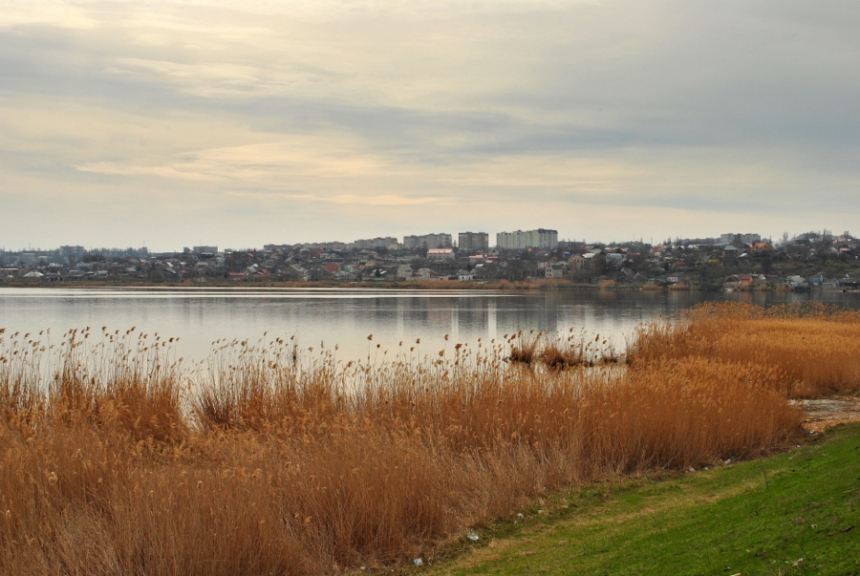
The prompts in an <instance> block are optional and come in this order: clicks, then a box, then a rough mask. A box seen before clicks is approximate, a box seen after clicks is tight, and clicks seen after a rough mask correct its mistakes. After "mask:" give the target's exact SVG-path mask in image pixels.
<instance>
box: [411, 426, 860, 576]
mask: <svg viewBox="0 0 860 576" xmlns="http://www.w3.org/2000/svg"><path fill="white" fill-rule="evenodd" d="M858 443H860V425H858V424H852V425H850V426H843V427H840V428H839V429H835V430H831V431H829V432H827V433H825V434H823V435H815V436H812V437H811V438H810V439H809V440H807V441H806V442H804V443H802V444H799V445H797V446H796V447H795V448H794V449H792V450H790V451H788V452H786V453H783V454H780V455H776V456H772V457H769V458H765V459H762V460H756V461H752V462H742V463H736V462H731V461H728V462H723V463H721V464H719V465H718V466H717V467H715V468H711V469H706V468H702V469H697V470H687V471H685V472H681V473H672V474H661V475H656V476H655V475H649V476H646V477H642V478H636V479H632V480H620V481H617V482H609V483H603V484H599V485H594V486H590V487H587V488H583V489H576V490H571V491H565V492H562V493H559V494H557V495H554V496H553V497H551V498H548V499H546V500H544V501H542V502H539V503H537V504H535V505H533V506H531V507H529V508H524V509H523V510H522V511H520V512H518V513H517V515H516V516H515V517H514V519H513V521H511V522H506V523H500V524H492V525H488V526H486V527H484V528H483V529H480V530H478V531H476V532H475V535H476V536H477V538H478V539H477V540H476V541H474V542H473V541H471V540H469V539H467V538H466V537H463V538H462V540H461V544H460V546H459V547H458V553H457V556H456V557H454V558H450V557H449V558H444V557H442V556H439V557H434V558H433V560H434V561H435V562H436V563H438V564H440V566H439V567H437V568H435V569H431V570H409V571H404V573H419V572H420V573H424V574H429V575H432V576H456V575H461V574H462V575H466V574H496V575H499V576H504V575H508V574H510V575H519V574H534V573H539V574H547V575H549V576H552V575H554V574H557V575H559V576H562V575H564V576H566V575H568V574H572V573H575V574H582V575H584V576H585V575H590V574H594V575H598V574H600V575H606V576H614V575H622V574H631V573H636V574H643V575H647V574H654V575H655V576H657V575H663V574H718V573H725V574H783V575H786V576H788V575H792V574H810V573H813V574H820V575H842V574H855V573H857V572H858V571H860V561H858V558H860V537H858V535H857V530H858V529H860V525H858V522H857V519H858V517H857V513H856V507H857V504H858V498H860V494H858V491H857V482H856V478H857V476H858V475H859V474H860V458H858V455H857V445H858Z"/></svg>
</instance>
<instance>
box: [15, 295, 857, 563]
mask: <svg viewBox="0 0 860 576" xmlns="http://www.w3.org/2000/svg"><path fill="white" fill-rule="evenodd" d="M721 313H722V312H719V311H713V312H707V313H706V312H703V311H697V312H696V313H695V314H698V316H696V317H694V318H693V319H691V320H690V321H689V322H688V323H686V324H685V325H684V326H685V328H686V329H687V330H690V329H694V330H695V328H693V326H694V325H695V324H696V322H699V321H707V322H714V321H715V320H714V318H716V317H718V316H719V314H721ZM727 313H730V314H735V313H737V311H736V310H730V311H729V312H727ZM830 316H831V315H829V314H828V315H826V317H823V318H821V319H817V317H816V318H812V317H810V316H806V315H804V316H802V317H799V318H797V319H796V320H797V321H802V322H809V321H812V320H815V321H819V320H820V321H821V322H824V323H828V324H831V323H837V324H838V323H839V321H836V320H833V319H832V318H830ZM698 318H701V320H700V319H698ZM845 323H846V324H848V323H849V322H847V321H846V322H845ZM804 326H806V324H804ZM810 329H811V328H810ZM523 337H524V335H518V336H517V338H508V339H505V340H503V341H500V342H478V343H477V345H476V346H468V345H464V344H452V346H453V348H452V349H443V350H441V351H439V353H438V354H433V355H430V354H426V355H423V356H420V355H419V353H418V352H417V350H418V349H419V348H420V346H418V344H419V343H416V345H415V346H412V345H407V346H400V347H399V349H398V350H397V351H396V353H394V354H393V355H392V356H391V359H390V360H389V359H386V358H388V357H387V356H386V355H385V354H384V353H381V354H382V356H383V358H382V359H380V358H378V357H376V358H374V357H372V356H375V355H376V354H378V352H377V349H375V348H373V346H374V345H373V344H372V341H370V339H371V338H372V337H369V351H370V352H369V355H368V359H367V360H366V361H362V362H347V363H344V362H342V361H339V360H337V359H336V357H337V354H336V349H327V348H325V347H324V345H322V344H321V347H320V348H317V349H316V350H313V351H312V350H309V349H307V348H305V349H300V348H299V347H298V345H297V344H296V343H295V342H294V341H292V340H290V339H281V338H273V339H269V340H263V341H261V342H258V343H254V344H251V343H249V342H239V341H233V342H220V341H218V342H215V343H213V351H212V355H211V356H210V358H209V359H208V360H207V361H205V362H203V363H201V364H200V365H197V366H192V367H184V366H183V364H182V361H181V359H180V360H174V359H173V358H172V356H171V355H172V352H171V347H170V341H169V340H168V341H166V343H165V341H164V340H163V339H161V338H159V337H157V336H148V335H146V334H139V333H138V332H136V331H135V330H129V331H126V332H123V333H119V332H110V331H108V330H106V329H103V330H102V331H101V332H98V331H91V330H89V329H87V330H83V331H78V332H75V331H73V332H70V333H67V334H66V335H64V336H63V337H62V338H61V344H59V345H53V347H52V345H51V344H50V342H49V340H50V338H49V335H41V336H38V337H36V338H34V337H31V336H30V335H20V334H18V335H5V334H2V333H0V410H2V418H0V526H2V529H0V573H4V574H34V575H41V574H148V575H160V574H188V575H196V574H201V575H202V574H206V575H219V574H225V575H227V574H230V575H236V574H239V575H241V574H296V575H305V574H322V573H327V574H328V573H338V572H344V571H349V570H352V569H357V568H358V567H360V566H366V567H370V568H379V567H383V566H388V565H392V564H398V563H403V562H408V561H410V560H411V559H413V558H418V557H421V558H424V559H425V561H426V562H430V561H432V558H433V554H434V551H435V550H436V549H438V547H440V546H445V545H446V544H447V543H450V542H451V541H452V540H456V539H458V538H462V537H463V535H464V534H465V532H466V530H468V529H471V528H474V527H480V526H481V525H482V524H483V523H486V522H489V521H491V520H494V519H502V518H506V517H511V516H512V515H514V514H516V513H517V511H519V510H521V509H522V507H523V506H525V505H526V504H527V503H528V502H529V501H530V500H532V499H534V498H536V497H538V496H541V495H544V494H546V493H548V492H550V491H553V490H557V489H559V488H561V487H564V486H570V485H578V484H581V483H584V482H591V481H596V480H603V479H607V478H612V477H615V476H617V475H620V474H638V473H643V472H648V471H651V470H657V469H664V468H665V469H687V468H688V467H690V466H694V467H699V466H704V465H710V464H712V463H714V462H718V461H721V460H724V459H727V458H732V457H734V458H746V457H752V456H756V455H759V454H761V453H763V452H766V451H769V450H773V449H777V448H779V447H781V446H783V445H784V444H785V443H787V442H790V441H793V440H794V439H795V438H796V436H797V434H798V433H799V430H800V428H799V424H800V420H801V415H800V413H799V412H798V411H797V410H796V409H794V408H792V407H790V406H789V405H788V403H787V402H786V394H785V383H784V382H783V380H782V379H783V378H784V377H785V374H787V372H786V371H785V370H784V369H782V368H779V367H775V366H768V365H765V364H764V363H763V362H760V361H756V359H746V358H741V359H731V358H722V357H719V358H717V357H714V358H710V357H707V356H705V355H694V354H678V353H676V350H675V348H672V347H667V346H669V344H672V343H673V342H674V340H673V338H675V336H674V332H672V330H670V329H668V328H659V329H658V328H656V327H653V326H652V327H647V328H643V329H642V331H641V332H640V334H639V336H638V340H637V341H636V342H635V346H634V348H633V349H634V350H635V362H633V363H632V364H631V365H629V366H615V365H611V364H612V363H609V364H607V363H600V362H593V361H592V360H591V359H590V358H591V357H592V356H590V355H597V356H595V357H599V356H600V354H602V353H603V352H608V348H606V349H605V348H602V347H603V346H604V344H603V343H602V339H599V338H598V339H597V340H596V341H595V340H594V339H593V338H592V337H589V338H588V339H587V341H586V340H585V337H584V335H570V334H569V335H566V336H565V337H563V338H559V339H558V341H555V342H554V341H552V340H550V339H549V337H548V336H547V335H535V334H534V333H532V335H531V337H532V338H534V339H536V340H538V341H539V342H540V344H539V352H540V355H541V357H546V351H547V350H548V349H550V348H552V347H555V349H557V350H558V351H559V353H561V354H564V355H567V359H566V360H565V361H564V362H563V363H562V362H559V363H552V362H546V361H539V362H531V363H525V362H511V361H510V356H511V349H512V346H513V345H515V344H512V343H517V340H519V339H520V338H523ZM649 339H653V340H654V341H655V342H656V343H655V342H651V341H650V340H649ZM517 344H518V343H517ZM658 346H663V347H664V349H665V351H666V353H664V354H659V353H657V351H658ZM669 352H671V353H669ZM577 354H578V356H577ZM577 358H578V359H579V360H582V359H583V358H589V360H588V362H589V364H588V365H586V363H585V362H581V361H576V362H571V361H569V360H570V359H577ZM587 366H588V367H587Z"/></svg>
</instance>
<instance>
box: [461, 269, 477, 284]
mask: <svg viewBox="0 0 860 576" xmlns="http://www.w3.org/2000/svg"><path fill="white" fill-rule="evenodd" d="M474 279H475V275H474V274H472V273H471V272H470V271H468V270H460V271H458V272H457V280H459V281H460V282H471V281H472V280H474Z"/></svg>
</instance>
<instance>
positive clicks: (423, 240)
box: [403, 233, 451, 250]
mask: <svg viewBox="0 0 860 576" xmlns="http://www.w3.org/2000/svg"><path fill="white" fill-rule="evenodd" d="M403 247H404V248H406V249H407V250H409V249H416V248H422V249H423V248H427V249H434V248H450V247H451V235H450V234H445V233H440V234H424V235H422V236H404V237H403Z"/></svg>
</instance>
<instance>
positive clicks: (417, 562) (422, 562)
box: [412, 558, 424, 566]
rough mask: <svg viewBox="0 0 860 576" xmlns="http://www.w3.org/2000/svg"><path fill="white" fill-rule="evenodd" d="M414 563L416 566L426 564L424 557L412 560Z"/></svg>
mask: <svg viewBox="0 0 860 576" xmlns="http://www.w3.org/2000/svg"><path fill="white" fill-rule="evenodd" d="M412 563H413V564H415V565H416V566H424V559H423V558H416V559H415V560H413V561H412Z"/></svg>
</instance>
